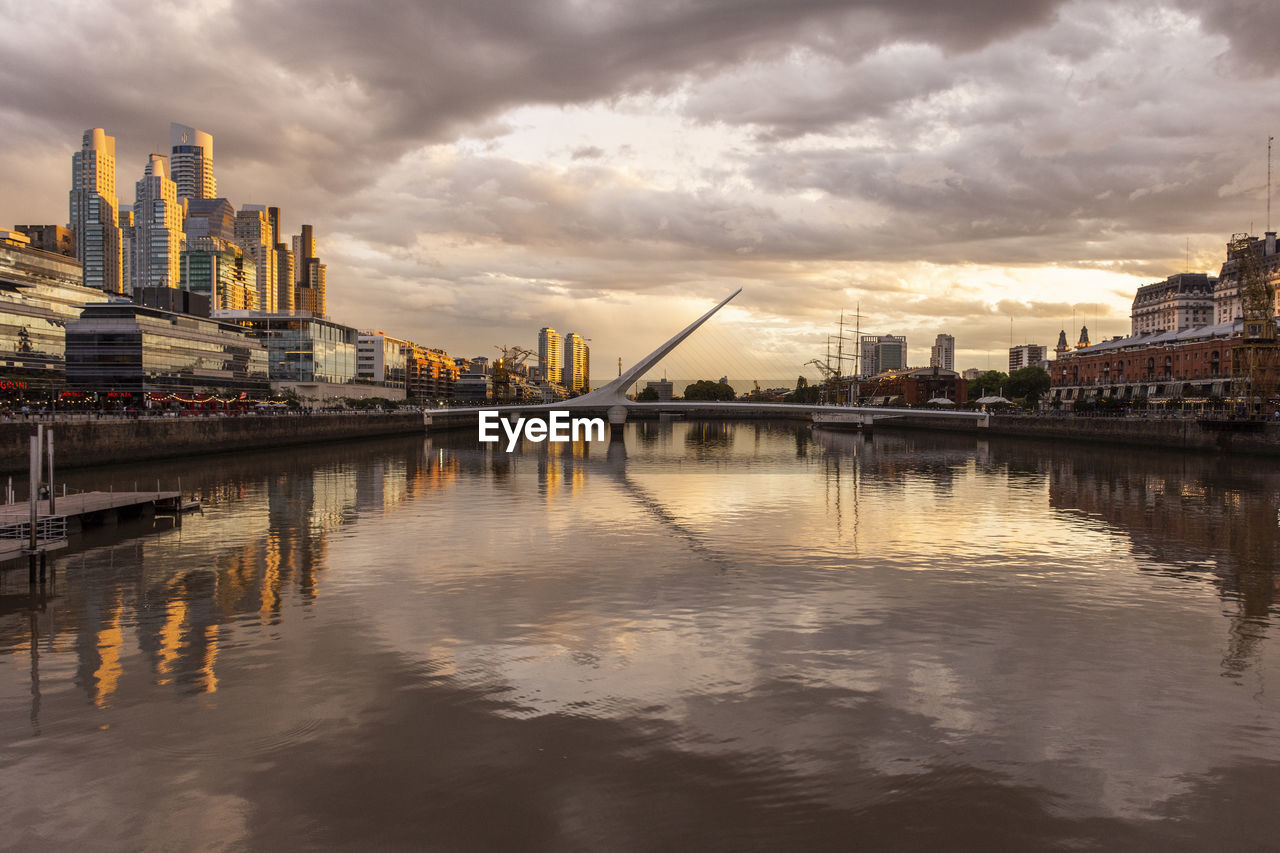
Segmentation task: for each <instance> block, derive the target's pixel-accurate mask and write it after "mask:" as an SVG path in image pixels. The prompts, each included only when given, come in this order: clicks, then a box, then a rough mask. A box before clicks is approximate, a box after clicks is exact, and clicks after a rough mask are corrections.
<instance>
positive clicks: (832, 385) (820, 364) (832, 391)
mask: <svg viewBox="0 0 1280 853" xmlns="http://www.w3.org/2000/svg"><path fill="white" fill-rule="evenodd" d="M804 364H805V367H808V366H809V365H811V364H812V365H813V366H814V367H816V368H818V372H819V373H821V374H822V402H823V403H839V402H840V371H839V370H837V369H836V368H834V367H832V366H831V363H830V362H829V361H823V360H822V359H818V358H811V359H809V360H808V361H806V362H805V363H804Z"/></svg>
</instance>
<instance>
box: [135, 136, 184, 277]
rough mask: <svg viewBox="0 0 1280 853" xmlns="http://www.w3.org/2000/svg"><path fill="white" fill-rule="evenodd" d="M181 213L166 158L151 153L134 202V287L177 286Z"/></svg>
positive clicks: (180, 250)
mask: <svg viewBox="0 0 1280 853" xmlns="http://www.w3.org/2000/svg"><path fill="white" fill-rule="evenodd" d="M182 212H183V205H181V204H179V202H178V188H177V185H176V184H175V183H174V182H173V181H172V180H170V178H169V158H167V157H165V156H164V155H163V154H152V155H151V159H150V160H148V161H147V166H146V170H145V171H144V172H143V175H142V180H140V181H138V184H137V196H136V199H135V201H134V203H133V263H132V265H131V267H132V268H131V270H130V274H131V276H132V285H133V287H134V288H138V287H177V286H178V282H179V281H180V280H181V273H180V269H181V264H180V259H179V256H180V254H181V253H182V249H183V246H184V244H185V239H184V238H185V235H184V234H183V233H182V219H183V216H182Z"/></svg>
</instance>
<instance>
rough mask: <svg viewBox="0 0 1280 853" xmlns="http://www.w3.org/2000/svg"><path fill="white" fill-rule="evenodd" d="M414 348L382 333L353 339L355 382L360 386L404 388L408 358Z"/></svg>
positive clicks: (365, 333) (366, 333)
mask: <svg viewBox="0 0 1280 853" xmlns="http://www.w3.org/2000/svg"><path fill="white" fill-rule="evenodd" d="M414 346H415V345H414V344H412V343H410V342H409V341H402V340H400V339H398V338H393V337H391V336H390V335H388V334H386V333H385V332H381V331H372V332H361V333H360V335H359V336H358V337H357V338H356V378H358V379H360V380H361V381H362V382H372V383H374V384H377V385H385V386H386V387H388V388H405V387H406V385H407V381H408V367H407V365H408V356H407V355H406V353H408V352H411V351H412V350H413V347H414Z"/></svg>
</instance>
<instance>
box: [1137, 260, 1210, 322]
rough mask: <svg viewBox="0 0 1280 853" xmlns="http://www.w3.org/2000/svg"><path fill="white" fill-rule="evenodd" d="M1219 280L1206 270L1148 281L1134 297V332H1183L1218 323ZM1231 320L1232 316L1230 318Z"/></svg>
mask: <svg viewBox="0 0 1280 853" xmlns="http://www.w3.org/2000/svg"><path fill="white" fill-rule="evenodd" d="M1217 284H1218V280H1217V279H1216V278H1211V277H1209V276H1207V275H1205V274H1204V273H1178V274H1177V275H1171V276H1169V277H1168V278H1166V279H1165V280H1164V281H1157V282H1155V283H1154V284H1144V285H1143V286H1142V287H1139V288H1138V292H1137V293H1136V294H1135V295H1134V297H1133V309H1132V311H1131V312H1130V314H1129V321H1130V334H1132V335H1146V334H1151V333H1153V332H1180V331H1182V330H1183V329H1190V328H1193V327H1195V326H1207V325H1209V324H1210V323H1212V322H1214V316H1215V315H1214V307H1213V291H1214V288H1215V287H1216V286H1217ZM1228 319H1229V318H1228Z"/></svg>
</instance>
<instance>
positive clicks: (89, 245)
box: [70, 127, 124, 293]
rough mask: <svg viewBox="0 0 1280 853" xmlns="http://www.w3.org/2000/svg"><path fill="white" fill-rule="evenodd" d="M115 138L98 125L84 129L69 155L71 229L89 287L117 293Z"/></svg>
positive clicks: (120, 283) (119, 281)
mask: <svg viewBox="0 0 1280 853" xmlns="http://www.w3.org/2000/svg"><path fill="white" fill-rule="evenodd" d="M117 203H118V199H117V198H116V139H115V137H114V136H107V133H106V131H104V130H103V129H102V128H100V127H95V128H91V129H90V130H86V131H85V132H84V139H83V141H82V143H81V148H80V150H79V151H77V152H76V153H75V154H73V155H71V198H70V206H71V218H70V224H71V230H72V231H73V232H75V239H76V250H75V254H76V258H78V259H79V260H80V262H81V263H82V264H83V265H84V283H85V284H86V285H88V286H89V287H93V288H96V289H98V290H102V291H106V292H107V293H121V292H123V288H124V280H123V279H122V278H121V276H120V265H121V258H120V223H119V219H118V218H117V210H116V205H117Z"/></svg>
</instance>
